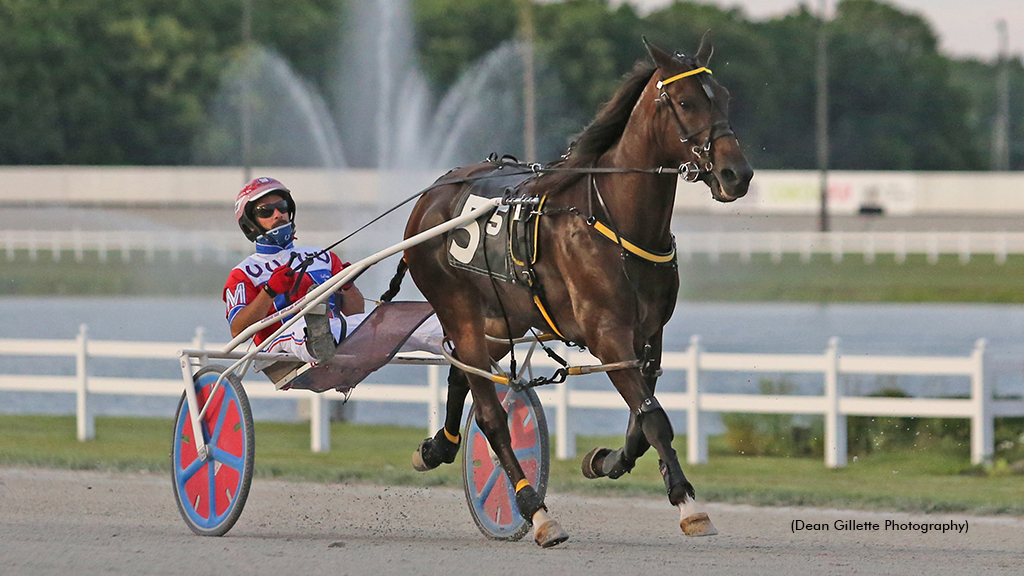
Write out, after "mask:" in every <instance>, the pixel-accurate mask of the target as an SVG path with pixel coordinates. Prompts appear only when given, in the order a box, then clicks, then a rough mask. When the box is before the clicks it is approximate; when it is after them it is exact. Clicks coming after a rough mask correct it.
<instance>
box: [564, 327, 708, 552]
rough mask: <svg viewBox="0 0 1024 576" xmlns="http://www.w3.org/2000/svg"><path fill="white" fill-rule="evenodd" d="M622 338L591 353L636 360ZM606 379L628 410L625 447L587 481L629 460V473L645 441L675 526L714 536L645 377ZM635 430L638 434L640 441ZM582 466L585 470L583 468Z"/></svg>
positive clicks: (633, 373)
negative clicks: (674, 512)
mask: <svg viewBox="0 0 1024 576" xmlns="http://www.w3.org/2000/svg"><path fill="white" fill-rule="evenodd" d="M626 336H628V335H625V334H622V335H619V337H616V338H604V339H602V341H601V342H599V343H597V345H596V346H593V347H592V351H594V353H595V355H596V356H597V357H598V358H600V359H601V361H602V362H607V363H611V362H619V361H622V360H634V359H635V358H636V356H635V355H634V354H633V351H632V350H630V349H628V348H624V347H622V346H621V344H620V343H621V342H629V339H628V338H624V337H626ZM652 348H653V345H652ZM659 357H660V354H659ZM608 376H609V378H611V381H612V383H613V384H614V385H615V388H616V390H618V391H619V394H621V395H622V398H623V399H624V400H625V401H626V404H627V405H628V406H629V410H630V431H629V432H627V437H626V443H625V444H624V445H623V447H622V448H621V449H620V450H619V451H616V452H619V454H618V455H617V456H612V455H613V454H615V452H611V451H609V453H608V454H605V458H603V459H602V461H601V462H600V463H597V462H594V463H593V464H592V466H593V467H596V468H597V469H598V470H600V472H602V473H601V474H596V475H594V476H591V477H599V476H611V474H609V473H608V472H609V471H613V470H615V471H617V469H616V466H619V465H620V463H622V462H626V461H627V460H626V459H629V458H631V459H632V462H628V463H629V464H630V465H629V468H630V469H632V463H635V460H636V457H637V455H636V454H635V452H636V451H637V450H639V449H640V447H642V446H643V444H644V441H646V443H648V444H649V445H650V446H653V447H654V449H655V450H656V451H657V452H658V458H659V461H658V469H659V470H660V472H661V476H662V479H663V480H664V481H665V489H666V491H667V492H668V499H669V502H671V503H672V505H673V506H678V507H679V511H680V522H679V526H680V528H682V530H683V532H684V533H685V534H686V535H687V536H712V535H714V534H717V533H718V531H717V530H716V529H715V527H714V525H713V524H712V523H711V520H710V519H709V518H708V515H707V514H706V513H704V512H703V511H701V510H700V509H699V508H698V507H697V502H696V497H695V494H694V489H693V485H692V484H690V482H689V481H688V480H687V479H686V476H685V475H684V474H683V469H682V466H680V465H679V457H678V455H677V454H676V451H675V449H674V448H673V447H672V439H673V438H674V432H673V430H672V423H671V422H670V421H669V418H668V414H667V413H666V412H665V410H664V409H663V408H662V407H661V404H660V403H659V402H658V400H657V398H655V397H654V391H653V390H651V389H650V388H648V385H647V382H645V377H644V376H642V375H641V372H640V370H638V369H635V368H634V369H625V370H616V371H613V372H609V373H608ZM653 377H654V375H653V374H651V375H646V378H647V379H648V380H649V379H653ZM637 430H639V432H640V433H641V434H642V439H641V438H640V434H638V433H637ZM598 450H600V449H595V450H594V451H592V452H591V453H590V454H588V455H587V458H594V457H595V452H597V451H598ZM609 456H612V457H609ZM584 461H585V462H586V458H585V459H584ZM584 466H585V467H586V464H585V465H584ZM595 472H596V470H595ZM625 472H628V470H625V471H623V472H621V473H619V474H618V476H621V475H622V474H624V473H625ZM618 476H613V477H618Z"/></svg>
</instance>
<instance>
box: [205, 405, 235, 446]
mask: <svg viewBox="0 0 1024 576" xmlns="http://www.w3.org/2000/svg"><path fill="white" fill-rule="evenodd" d="M230 403H231V402H230V401H229V399H228V397H227V394H224V396H223V399H222V400H221V403H220V412H219V413H218V414H217V425H216V426H214V427H213V433H212V434H210V444H216V443H217V440H218V439H219V438H220V432H221V429H222V428H223V427H224V419H225V418H226V417H227V415H228V405H229V404H230Z"/></svg>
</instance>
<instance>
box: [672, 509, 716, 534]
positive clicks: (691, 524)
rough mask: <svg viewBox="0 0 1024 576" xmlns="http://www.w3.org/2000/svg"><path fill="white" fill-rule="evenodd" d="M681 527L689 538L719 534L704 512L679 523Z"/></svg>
mask: <svg viewBox="0 0 1024 576" xmlns="http://www.w3.org/2000/svg"><path fill="white" fill-rule="evenodd" d="M679 527H680V528H682V529H683V534H686V535H687V536H714V535H715V534H718V530H716V529H715V525H714V524H712V523H711V519H710V518H708V515H707V514H706V513H704V512H698V513H696V514H693V515H691V516H687V517H686V518H683V519H682V520H680V521H679Z"/></svg>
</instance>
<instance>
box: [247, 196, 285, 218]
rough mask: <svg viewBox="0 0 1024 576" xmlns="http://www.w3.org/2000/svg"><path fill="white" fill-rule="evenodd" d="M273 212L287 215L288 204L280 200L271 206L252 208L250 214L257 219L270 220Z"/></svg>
mask: <svg viewBox="0 0 1024 576" xmlns="http://www.w3.org/2000/svg"><path fill="white" fill-rule="evenodd" d="M275 211H277V212H280V213H281V214H287V213H288V202H287V201H285V200H281V201H279V202H274V203H273V204H263V205H261V206H257V207H256V208H254V209H253V211H252V212H253V214H255V215H256V217H257V218H270V217H271V216H273V215H274V212H275Z"/></svg>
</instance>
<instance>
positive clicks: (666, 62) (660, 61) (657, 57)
mask: <svg viewBox="0 0 1024 576" xmlns="http://www.w3.org/2000/svg"><path fill="white" fill-rule="evenodd" d="M641 38H643V41H644V46H646V47H647V53H648V54H650V55H651V59H652V60H654V64H655V65H656V66H657V67H658V68H661V69H665V68H668V67H670V66H671V65H672V55H671V54H669V53H668V52H666V51H665V50H663V49H662V48H660V47H658V46H656V45H655V44H652V43H651V42H649V41H648V40H647V37H646V36H641Z"/></svg>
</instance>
